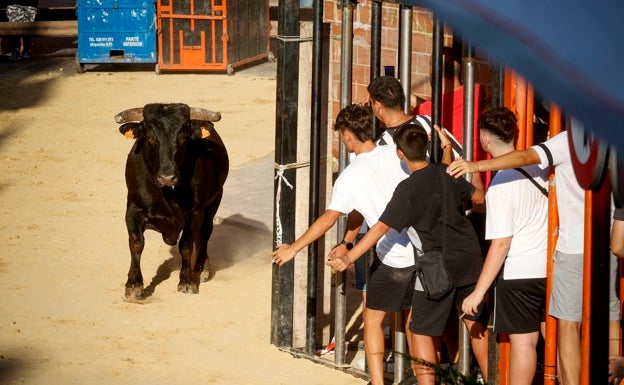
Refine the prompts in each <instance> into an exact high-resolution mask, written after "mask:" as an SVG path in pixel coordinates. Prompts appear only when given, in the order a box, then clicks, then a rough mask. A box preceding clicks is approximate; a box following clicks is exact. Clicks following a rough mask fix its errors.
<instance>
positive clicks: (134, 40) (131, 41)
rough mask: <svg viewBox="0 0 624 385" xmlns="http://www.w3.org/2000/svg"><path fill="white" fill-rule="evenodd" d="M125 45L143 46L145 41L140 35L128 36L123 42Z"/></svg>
mask: <svg viewBox="0 0 624 385" xmlns="http://www.w3.org/2000/svg"><path fill="white" fill-rule="evenodd" d="M121 45H123V46H124V47H143V42H142V41H141V40H140V39H139V37H138V36H126V39H125V41H124V42H123V43H121Z"/></svg>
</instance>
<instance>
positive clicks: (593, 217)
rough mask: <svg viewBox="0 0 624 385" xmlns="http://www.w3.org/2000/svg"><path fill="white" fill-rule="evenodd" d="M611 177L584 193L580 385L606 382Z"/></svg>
mask: <svg viewBox="0 0 624 385" xmlns="http://www.w3.org/2000/svg"><path fill="white" fill-rule="evenodd" d="M610 210H611V185H610V182H609V178H607V179H606V180H605V182H604V183H603V185H602V187H600V188H599V189H598V190H597V191H590V190H587V191H586V192H585V245H584V265H583V320H582V328H581V352H582V356H581V385H589V384H600V383H602V384H604V383H606V382H607V377H608V367H607V364H608V350H609V349H608V342H607V341H609V326H608V325H609V311H608V309H609V280H608V279H605V278H604V277H608V276H609V262H610V261H609V259H610V254H609V234H610V231H609V225H610Z"/></svg>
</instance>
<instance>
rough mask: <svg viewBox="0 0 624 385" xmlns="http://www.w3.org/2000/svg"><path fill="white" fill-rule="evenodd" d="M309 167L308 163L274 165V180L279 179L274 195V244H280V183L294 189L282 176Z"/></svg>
mask: <svg viewBox="0 0 624 385" xmlns="http://www.w3.org/2000/svg"><path fill="white" fill-rule="evenodd" d="M309 165H310V162H302V163H289V164H286V165H284V164H277V163H275V166H274V167H275V178H274V179H278V178H279V179H280V183H278V184H277V192H276V193H275V244H276V245H281V244H282V220H281V218H280V198H281V195H282V183H281V182H284V183H285V184H286V186H288V187H290V189H291V190H292V189H294V188H295V187H294V186H293V185H292V183H290V182H289V181H288V179H286V177H285V176H284V171H286V170H291V169H293V168H301V167H307V166H309Z"/></svg>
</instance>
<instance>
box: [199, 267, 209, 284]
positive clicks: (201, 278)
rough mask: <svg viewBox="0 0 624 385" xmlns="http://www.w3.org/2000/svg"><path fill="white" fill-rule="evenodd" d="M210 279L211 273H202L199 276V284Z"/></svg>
mask: <svg viewBox="0 0 624 385" xmlns="http://www.w3.org/2000/svg"><path fill="white" fill-rule="evenodd" d="M209 279H210V271H208V269H206V270H204V271H202V272H201V274H200V275H199V282H201V283H206V282H208V280H209Z"/></svg>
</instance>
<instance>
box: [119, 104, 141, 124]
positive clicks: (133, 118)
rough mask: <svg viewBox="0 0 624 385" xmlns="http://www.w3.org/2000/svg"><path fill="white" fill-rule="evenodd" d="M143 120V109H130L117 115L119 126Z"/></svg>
mask: <svg viewBox="0 0 624 385" xmlns="http://www.w3.org/2000/svg"><path fill="white" fill-rule="evenodd" d="M141 120H143V107H138V108H130V109H127V110H125V111H121V112H120V113H118V114H117V115H115V121H116V122H117V123H119V124H122V123H126V122H140V121H141Z"/></svg>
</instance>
